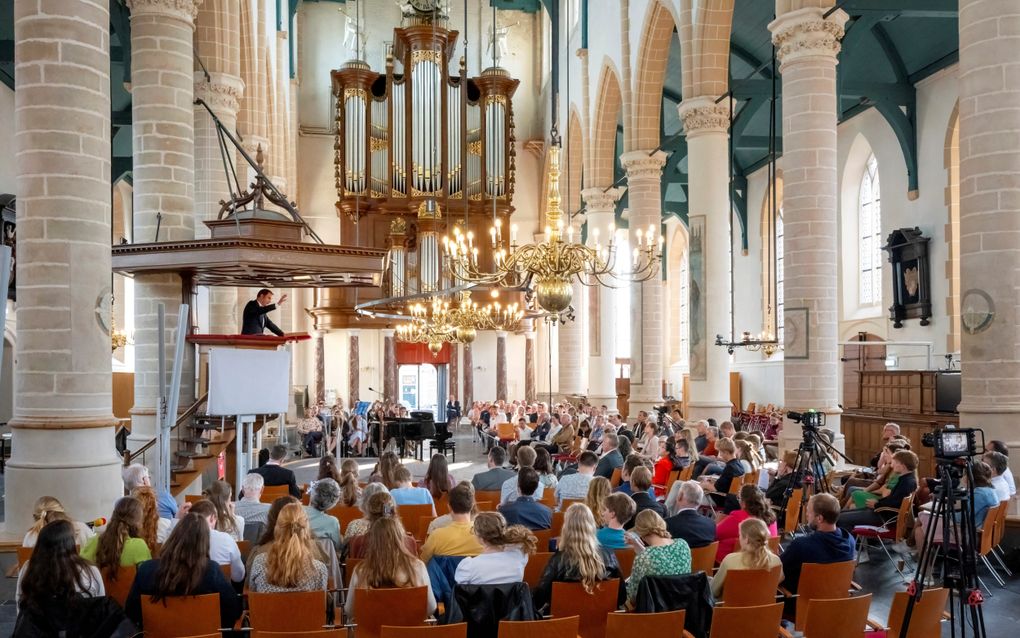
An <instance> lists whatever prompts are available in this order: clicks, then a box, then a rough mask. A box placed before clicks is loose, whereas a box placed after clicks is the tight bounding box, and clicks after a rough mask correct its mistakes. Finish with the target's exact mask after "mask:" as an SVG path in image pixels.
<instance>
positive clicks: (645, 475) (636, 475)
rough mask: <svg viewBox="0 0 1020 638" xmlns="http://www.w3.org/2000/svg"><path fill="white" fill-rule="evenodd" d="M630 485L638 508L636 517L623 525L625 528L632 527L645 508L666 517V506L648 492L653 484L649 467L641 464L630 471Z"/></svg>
mask: <svg viewBox="0 0 1020 638" xmlns="http://www.w3.org/2000/svg"><path fill="white" fill-rule="evenodd" d="M630 486H631V487H632V488H633V489H634V493H633V494H631V495H630V497H631V498H632V499H634V505H636V506H637V509H636V510H635V511H634V518H631V519H630V520H629V521H627V523H626V524H625V525H624V526H623V529H630V528H632V527H634V520H635V519H637V515H638V514H640V513H641V512H643V511H645V510H652V511H653V512H655V513H656V514H658V515H659V516H661V517H662V518H666V508H665V507H663V505H662V503H660V502H659V501H657V500H655V497H654V496H652V495H651V494H649V493H648V488H650V487H651V486H652V473H651V472H650V471H649V470H648V468H647V467H644V466H641V467H638V468H635V469H634V471H633V472H631V473H630Z"/></svg>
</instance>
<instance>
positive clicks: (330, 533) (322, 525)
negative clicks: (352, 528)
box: [305, 478, 340, 552]
mask: <svg viewBox="0 0 1020 638" xmlns="http://www.w3.org/2000/svg"><path fill="white" fill-rule="evenodd" d="M339 502H340V486H339V485H337V483H336V481H334V480H333V479H330V478H327V479H322V480H321V481H313V482H312V483H311V484H310V485H309V486H308V507H306V508H305V513H306V514H307V515H308V524H309V525H310V526H311V528H312V536H314V537H315V538H328V539H329V540H330V542H332V543H333V548H334V549H335V550H336V551H337V552H339V551H340V521H339V520H337V518H336V517H335V516H333V515H332V514H328V513H327V512H329V510H331V509H333V508H334V507H336V504H337V503H339Z"/></svg>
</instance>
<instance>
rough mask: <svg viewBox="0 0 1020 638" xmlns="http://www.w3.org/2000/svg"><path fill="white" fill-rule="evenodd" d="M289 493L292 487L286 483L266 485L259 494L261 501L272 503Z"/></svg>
mask: <svg viewBox="0 0 1020 638" xmlns="http://www.w3.org/2000/svg"><path fill="white" fill-rule="evenodd" d="M289 495H290V488H289V487H288V486H286V485H266V486H265V487H263V488H262V495H261V496H259V501H260V502H262V503H269V504H272V503H273V501H275V500H276V499H278V498H280V497H281V496H289ZM185 498H186V497H185Z"/></svg>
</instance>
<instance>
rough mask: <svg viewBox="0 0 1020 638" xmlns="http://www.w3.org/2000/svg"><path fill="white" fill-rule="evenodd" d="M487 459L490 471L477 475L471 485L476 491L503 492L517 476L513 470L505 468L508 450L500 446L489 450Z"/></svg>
mask: <svg viewBox="0 0 1020 638" xmlns="http://www.w3.org/2000/svg"><path fill="white" fill-rule="evenodd" d="M487 458H488V468H489V469H487V470H486V471H484V472H479V473H478V474H475V475H474V477H473V478H472V479H471V485H473V486H474V488H475V491H484V492H492V491H495V490H502V488H503V484H504V483H506V481H507V480H509V479H511V478H514V477H515V476H516V474H515V473H514V471H513V470H511V469H509V468H505V467H503V464H504V463H506V450H504V449H503V448H501V447H498V446H497V447H494V448H492V449H491V450H489V454H488V457H487Z"/></svg>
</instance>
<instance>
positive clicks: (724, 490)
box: [701, 439, 744, 505]
mask: <svg viewBox="0 0 1020 638" xmlns="http://www.w3.org/2000/svg"><path fill="white" fill-rule="evenodd" d="M716 446H717V448H718V452H719V460H720V461H722V462H723V464H724V465H723V471H722V473H721V474H719V476H718V477H712V476H705V477H702V479H701V481H702V486H703V487H704V488H705V489H711V490H712V491H714V492H717V493H718V494H719V497H718V498H716V497H713V500H715V501H716V504H717V505H719V504H722V503H723V502H724V501H725V500H726V499H725V496H726V494H728V493H729V491H730V483H731V482H732V481H734V480H740V477H742V476H744V466H743V464H741V462H740V460H739V459H738V458H737V446H736V445H734V444H733V440H732V439H719V440H718V441H717V442H716ZM713 479H714V480H713Z"/></svg>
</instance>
